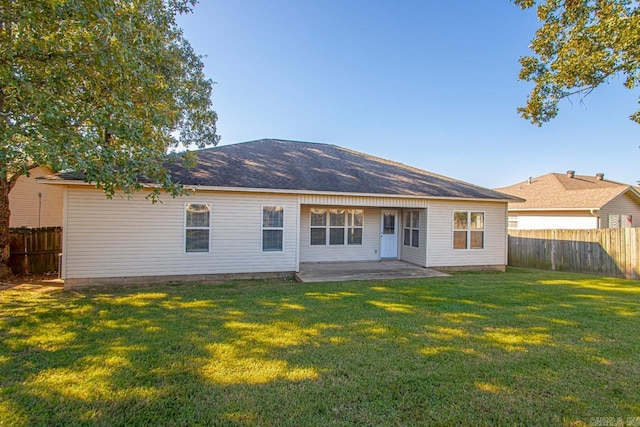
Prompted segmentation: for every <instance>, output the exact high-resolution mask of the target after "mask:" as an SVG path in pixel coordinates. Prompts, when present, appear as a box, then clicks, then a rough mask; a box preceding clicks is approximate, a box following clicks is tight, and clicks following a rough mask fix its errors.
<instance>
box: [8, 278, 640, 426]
mask: <svg viewBox="0 0 640 427" xmlns="http://www.w3.org/2000/svg"><path fill="white" fill-rule="evenodd" d="M0 307H2V313H1V314H2V315H1V316H0V420H2V421H4V423H5V424H6V425H14V426H21V425H25V426H26V425H29V426H30V425H64V426H68V425H112V426H130V425H134V426H137V425H141V426H144V425H216V426H217V425H221V426H224V425H234V426H245V425H246V426H248V425H260V426H352V425H371V426H422V425H441V426H458V425H461V426H495V425H498V426H501V425H523V426H533V425H535V426H538V425H541V426H547V425H567V426H586V425H589V424H594V423H595V422H597V418H595V417H615V418H616V419H617V418H618V417H620V418H621V419H622V420H624V423H627V425H637V420H638V418H637V417H640V407H639V406H638V396H640V382H638V366H639V360H638V352H639V351H640V334H638V333H637V330H638V316H639V315H640V282H638V281H629V280H622V279H609V278H603V277H592V276H584V275H578V274H567V273H552V272H545V271H536V270H523V269H510V271H509V272H507V273H506V274H497V273H496V274H485V273H482V274H460V275H454V276H451V277H439V278H432V279H403V280H387V281H383V280H380V281H354V282H343V283H291V282H282V281H238V282H232V283H224V284H217V285H215V284H209V285H207V284H182V285H170V284H167V285H149V286H146V287H128V288H124V287H121V288H116V289H104V288H103V289H94V290H84V291H75V292H65V291H62V290H61V289H60V288H58V289H55V288H54V289H51V288H50V289H48V290H47V289H43V288H39V287H38V286H37V285H35V284H30V285H24V286H22V287H21V288H15V289H7V290H4V291H0ZM2 421H0V423H1V422H2ZM632 423H633V424H632Z"/></svg>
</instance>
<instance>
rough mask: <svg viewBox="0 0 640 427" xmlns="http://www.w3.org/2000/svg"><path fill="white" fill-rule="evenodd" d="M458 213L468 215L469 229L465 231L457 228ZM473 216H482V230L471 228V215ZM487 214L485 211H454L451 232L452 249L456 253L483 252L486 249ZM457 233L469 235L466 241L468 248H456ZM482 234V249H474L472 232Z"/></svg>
mask: <svg viewBox="0 0 640 427" xmlns="http://www.w3.org/2000/svg"><path fill="white" fill-rule="evenodd" d="M456 213H466V214H467V228H465V229H458V228H455V227H456V220H455V218H456ZM472 214H482V229H478V228H473V229H472V228H471V215H472ZM486 223H487V213H486V212H485V211H471V210H469V211H462V210H455V211H453V214H452V215H451V228H452V232H451V247H452V249H453V250H454V251H482V250H484V249H485V246H486V231H487V226H486ZM456 231H464V232H466V233H467V240H466V247H464V248H456V247H455V241H456V237H455V234H456ZM472 231H474V232H482V247H481V248H472V247H471V232H472Z"/></svg>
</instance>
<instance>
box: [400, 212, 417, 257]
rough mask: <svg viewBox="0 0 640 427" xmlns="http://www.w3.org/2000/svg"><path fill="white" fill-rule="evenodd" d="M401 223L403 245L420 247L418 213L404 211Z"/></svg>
mask: <svg viewBox="0 0 640 427" xmlns="http://www.w3.org/2000/svg"><path fill="white" fill-rule="evenodd" d="M403 222H404V224H403V236H402V243H403V245H404V246H411V247H414V248H418V247H420V211H418V210H406V211H404V215H403Z"/></svg>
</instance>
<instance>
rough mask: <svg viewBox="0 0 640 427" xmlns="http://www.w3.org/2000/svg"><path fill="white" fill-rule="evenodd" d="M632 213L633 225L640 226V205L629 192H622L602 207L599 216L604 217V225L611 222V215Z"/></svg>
mask: <svg viewBox="0 0 640 427" xmlns="http://www.w3.org/2000/svg"><path fill="white" fill-rule="evenodd" d="M610 214H611V215H631V216H632V217H633V222H632V226H633V227H640V205H639V204H638V202H637V201H636V199H634V198H633V197H632V196H631V195H630V194H629V192H626V193H624V194H621V195H620V196H618V197H616V198H615V199H613V200H612V201H610V202H609V203H607V204H606V205H604V206H603V207H602V209H600V212H599V216H600V218H602V227H603V228H606V227H608V224H609V221H608V219H609V215H610Z"/></svg>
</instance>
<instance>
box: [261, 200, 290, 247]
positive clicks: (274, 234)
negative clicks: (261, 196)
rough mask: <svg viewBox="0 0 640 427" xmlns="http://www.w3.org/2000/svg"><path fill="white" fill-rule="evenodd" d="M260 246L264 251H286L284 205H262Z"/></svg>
mask: <svg viewBox="0 0 640 427" xmlns="http://www.w3.org/2000/svg"><path fill="white" fill-rule="evenodd" d="M261 212H262V216H261V222H260V228H261V230H260V248H261V250H262V252H284V213H285V210H284V206H281V205H280V206H278V205H262V209H261Z"/></svg>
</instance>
